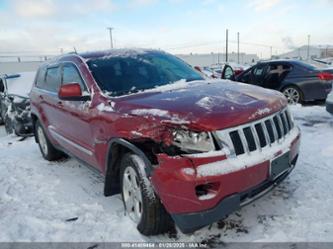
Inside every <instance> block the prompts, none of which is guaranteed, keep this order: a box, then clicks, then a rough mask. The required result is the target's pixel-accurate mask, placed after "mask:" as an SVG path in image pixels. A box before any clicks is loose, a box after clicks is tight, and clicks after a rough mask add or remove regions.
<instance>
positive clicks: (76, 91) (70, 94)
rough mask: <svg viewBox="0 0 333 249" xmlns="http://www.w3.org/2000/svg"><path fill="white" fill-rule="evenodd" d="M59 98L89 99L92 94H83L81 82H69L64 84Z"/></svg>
mask: <svg viewBox="0 0 333 249" xmlns="http://www.w3.org/2000/svg"><path fill="white" fill-rule="evenodd" d="M58 97H59V99H62V100H68V101H87V100H90V96H82V90H81V86H80V84H79V83H68V84H65V85H62V86H61V87H60V89H59V92H58Z"/></svg>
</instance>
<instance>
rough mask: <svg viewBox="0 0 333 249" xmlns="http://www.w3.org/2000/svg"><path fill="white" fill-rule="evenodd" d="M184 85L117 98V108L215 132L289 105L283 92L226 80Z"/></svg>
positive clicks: (166, 121) (195, 82)
mask: <svg viewBox="0 0 333 249" xmlns="http://www.w3.org/2000/svg"><path fill="white" fill-rule="evenodd" d="M184 83H185V82H183V83H182V84H179V85H178V86H177V84H175V85H174V87H172V86H171V87H168V88H166V89H165V88H163V87H161V88H156V89H153V90H148V91H145V92H141V93H137V94H133V95H129V96H125V97H121V98H118V99H117V100H116V101H115V103H116V104H115V109H116V110H117V111H119V112H121V113H127V114H130V115H138V116H145V117H147V118H152V119H155V120H159V121H162V122H164V123H170V124H178V125H179V124H182V125H186V126H188V127H189V128H192V129H198V130H206V131H212V130H219V129H225V128H229V127H233V126H237V125H241V124H245V123H248V122H251V121H254V120H257V119H260V118H263V117H265V116H268V115H270V114H272V113H274V112H277V111H279V110H281V109H282V108H284V107H286V106H287V101H286V99H285V98H284V96H283V95H282V94H281V93H279V92H277V91H272V90H267V89H264V88H261V87H256V86H251V85H247V84H243V83H237V82H232V81H227V80H212V81H194V82H188V83H186V84H184Z"/></svg>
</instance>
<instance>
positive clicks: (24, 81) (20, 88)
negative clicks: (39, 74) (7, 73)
mask: <svg viewBox="0 0 333 249" xmlns="http://www.w3.org/2000/svg"><path fill="white" fill-rule="evenodd" d="M19 75H20V76H19V77H16V78H9V79H6V82H7V88H8V93H9V94H14V95H18V96H22V97H29V93H30V91H31V88H32V85H33V82H34V79H35V75H36V72H22V73H19Z"/></svg>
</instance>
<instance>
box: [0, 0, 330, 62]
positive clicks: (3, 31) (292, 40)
mask: <svg viewBox="0 0 333 249" xmlns="http://www.w3.org/2000/svg"><path fill="white" fill-rule="evenodd" d="M332 13H333V0H239V1H236V0H220V1H218V0H201V1H200V0H0V53H3V52H19V53H23V52H27V51H36V52H38V53H40V52H44V53H58V52H59V51H60V49H61V48H62V49H64V51H65V52H66V51H71V50H73V47H76V49H77V50H79V51H83V50H84V51H85V50H98V49H107V48H109V46H110V42H109V36H108V32H107V30H106V27H108V26H112V27H114V28H115V29H114V43H115V46H116V47H147V48H161V49H164V50H167V51H169V52H173V53H189V52H194V53H204V52H218V51H219V52H222V51H224V49H225V29H226V28H228V29H229V30H230V33H229V36H230V40H231V44H230V46H231V48H230V51H236V44H235V41H236V37H237V32H240V37H241V42H242V43H241V50H242V51H246V52H254V53H258V55H259V56H260V53H261V54H262V56H265V55H268V54H269V53H270V48H269V47H270V46H273V53H281V52H284V51H286V50H287V49H291V48H293V47H295V46H300V45H304V44H306V43H307V35H308V34H311V43H312V44H322V45H325V44H333V18H332ZM261 45H266V47H265V46H261Z"/></svg>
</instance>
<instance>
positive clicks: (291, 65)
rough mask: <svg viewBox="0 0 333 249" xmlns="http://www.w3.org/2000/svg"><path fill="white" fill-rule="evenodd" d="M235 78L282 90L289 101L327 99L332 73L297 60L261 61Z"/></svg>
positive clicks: (332, 78)
mask: <svg viewBox="0 0 333 249" xmlns="http://www.w3.org/2000/svg"><path fill="white" fill-rule="evenodd" d="M235 80H236V81H239V82H244V83H248V84H252V85H257V86H261V87H265V88H269V89H274V90H278V91H281V92H282V93H283V94H284V95H285V96H286V98H287V99H288V102H289V103H291V104H293V103H300V102H306V101H314V100H325V99H326V97H327V95H328V93H329V92H330V91H331V89H332V82H333V74H332V72H331V71H329V70H324V69H319V68H317V67H315V66H312V65H310V64H307V63H304V62H302V61H298V60H274V61H265V62H259V63H258V64H256V65H254V66H252V67H251V68H249V69H248V70H246V71H244V72H243V73H241V74H240V75H238V76H236V78H235Z"/></svg>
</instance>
